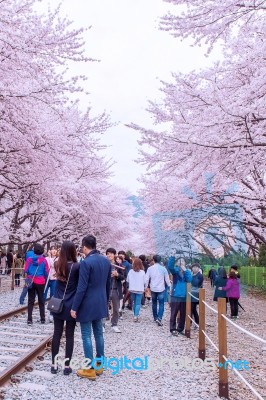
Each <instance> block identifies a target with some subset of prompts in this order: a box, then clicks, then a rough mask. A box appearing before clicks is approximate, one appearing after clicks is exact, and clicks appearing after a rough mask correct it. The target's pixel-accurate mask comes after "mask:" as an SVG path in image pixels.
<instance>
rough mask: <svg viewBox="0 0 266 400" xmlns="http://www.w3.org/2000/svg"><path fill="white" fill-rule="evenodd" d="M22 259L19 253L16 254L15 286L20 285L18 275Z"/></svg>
mask: <svg viewBox="0 0 266 400" xmlns="http://www.w3.org/2000/svg"><path fill="white" fill-rule="evenodd" d="M22 267H23V260H22V257H21V254H17V257H16V259H15V270H14V272H15V286H17V287H19V286H20V276H21V274H22Z"/></svg>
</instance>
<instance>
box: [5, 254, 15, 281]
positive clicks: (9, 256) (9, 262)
mask: <svg viewBox="0 0 266 400" xmlns="http://www.w3.org/2000/svg"><path fill="white" fill-rule="evenodd" d="M6 258H7V275H10V273H11V269H12V267H13V263H14V255H13V251H12V250H9V252H8V253H7V256H6Z"/></svg>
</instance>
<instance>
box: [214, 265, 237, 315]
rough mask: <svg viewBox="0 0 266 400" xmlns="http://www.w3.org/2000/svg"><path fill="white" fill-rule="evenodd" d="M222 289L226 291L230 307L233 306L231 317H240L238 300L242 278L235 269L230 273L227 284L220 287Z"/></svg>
mask: <svg viewBox="0 0 266 400" xmlns="http://www.w3.org/2000/svg"><path fill="white" fill-rule="evenodd" d="M219 289H220V290H225V291H226V296H227V297H228V300H229V303H230V308H231V319H236V318H238V300H239V298H240V279H238V277H237V274H236V273H235V271H231V272H230V273H229V278H228V280H227V282H226V285H225V286H223V287H220V288H219Z"/></svg>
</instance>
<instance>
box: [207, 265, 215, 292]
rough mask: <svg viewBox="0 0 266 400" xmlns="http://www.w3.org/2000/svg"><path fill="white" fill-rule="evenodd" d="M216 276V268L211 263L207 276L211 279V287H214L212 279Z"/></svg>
mask: <svg viewBox="0 0 266 400" xmlns="http://www.w3.org/2000/svg"><path fill="white" fill-rule="evenodd" d="M216 276H217V272H216V269H215V268H214V266H213V265H212V267H211V269H210V271H209V273H208V278H209V279H210V281H211V287H214V281H215V279H216Z"/></svg>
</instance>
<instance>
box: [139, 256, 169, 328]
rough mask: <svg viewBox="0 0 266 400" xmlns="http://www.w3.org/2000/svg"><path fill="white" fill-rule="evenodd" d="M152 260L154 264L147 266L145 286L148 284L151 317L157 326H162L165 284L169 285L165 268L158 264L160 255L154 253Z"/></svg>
mask: <svg viewBox="0 0 266 400" xmlns="http://www.w3.org/2000/svg"><path fill="white" fill-rule="evenodd" d="M153 261H154V265H152V266H151V267H149V268H148V270H147V273H146V277H145V288H147V287H148V286H150V289H151V297H152V313H153V319H154V321H155V322H156V323H157V324H158V326H162V325H163V324H162V318H163V314H164V291H165V284H166V285H167V286H170V280H169V275H168V272H167V269H166V268H165V267H164V266H163V265H161V264H160V262H161V257H160V256H159V255H154V256H153ZM158 303H159V309H158Z"/></svg>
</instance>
